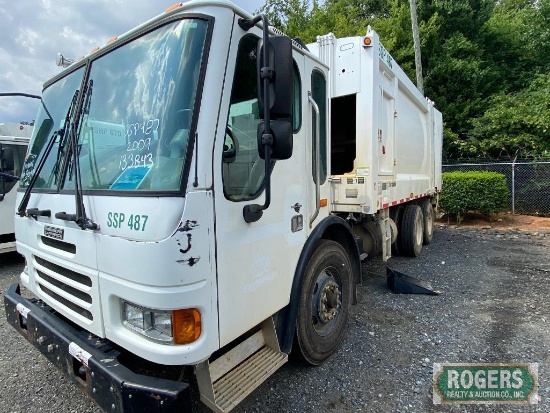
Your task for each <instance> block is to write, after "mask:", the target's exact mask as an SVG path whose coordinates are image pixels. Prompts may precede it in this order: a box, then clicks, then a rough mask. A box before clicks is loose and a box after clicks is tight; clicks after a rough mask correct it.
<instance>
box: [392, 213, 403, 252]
mask: <svg viewBox="0 0 550 413" xmlns="http://www.w3.org/2000/svg"><path fill="white" fill-rule="evenodd" d="M403 209H404V208H403V205H396V206H394V207H392V209H390V218H391V219H392V220H393V222H395V226H396V227H397V238H396V239H395V242H394V243H393V244H391V254H392V255H400V252H399V240H400V239H401V217H402V216H403Z"/></svg>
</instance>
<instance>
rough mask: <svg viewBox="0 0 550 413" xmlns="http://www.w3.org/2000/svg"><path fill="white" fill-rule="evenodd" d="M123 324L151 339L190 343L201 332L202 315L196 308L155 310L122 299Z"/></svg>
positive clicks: (164, 341)
mask: <svg viewBox="0 0 550 413" xmlns="http://www.w3.org/2000/svg"><path fill="white" fill-rule="evenodd" d="M173 320H175V321H174V322H173ZM122 324H123V325H124V326H125V327H126V328H128V329H130V330H132V331H135V332H136V333H138V334H141V335H143V336H145V337H147V338H149V339H151V340H154V341H160V342H163V343H167V344H168V343H175V344H188V343H191V342H193V341H195V340H197V339H198V338H199V336H200V334H201V316H200V312H199V311H198V310H197V309H195V308H190V309H183V310H174V311H164V310H153V309H150V308H144V307H140V306H138V305H135V304H131V303H128V302H126V301H122ZM174 331H175V332H176V334H175V337H174Z"/></svg>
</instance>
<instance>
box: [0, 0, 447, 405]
mask: <svg viewBox="0 0 550 413" xmlns="http://www.w3.org/2000/svg"><path fill="white" fill-rule="evenodd" d="M441 141H442V121H441V114H440V113H439V112H438V111H437V110H436V109H435V108H434V106H433V104H432V103H431V102H430V101H428V100H426V99H425V98H424V96H422V95H421V94H420V93H419V91H418V90H417V89H416V88H415V87H414V85H413V84H412V83H411V81H410V80H409V79H408V78H407V77H406V76H405V74H404V73H403V71H402V70H401V69H400V68H399V66H398V65H397V63H396V62H395V61H393V59H392V58H391V55H390V54H389V53H388V52H387V50H386V49H384V47H383V46H382V45H381V43H380V42H379V39H378V36H377V35H376V33H375V32H374V31H372V30H369V31H368V32H367V33H366V35H365V36H358V37H351V38H346V39H337V38H335V37H334V36H333V35H330V34H329V35H326V36H321V37H319V38H318V41H317V43H316V44H313V45H308V46H305V45H303V44H302V43H301V42H298V41H293V40H291V39H290V38H288V37H286V36H284V35H282V34H281V33H279V32H277V30H275V29H273V28H270V27H269V24H268V22H267V19H266V18H265V17H264V16H256V17H252V16H250V15H249V14H247V13H246V12H245V11H243V10H241V9H240V8H238V7H236V6H235V5H233V4H231V3H229V2H225V1H207V0H205V1H189V2H185V3H183V4H182V3H179V4H177V5H175V6H174V7H172V8H170V9H168V10H167V11H166V12H165V13H164V14H162V15H160V16H158V17H156V18H154V19H152V20H150V21H148V22H146V23H144V24H142V25H140V26H138V27H136V28H135V29H133V30H132V31H130V32H128V33H126V34H124V35H121V36H119V37H118V38H114V39H112V40H110V41H109V42H108V43H107V44H106V45H104V46H102V47H99V48H97V49H94V50H92V51H91V52H90V53H89V54H88V55H86V56H83V57H82V58H80V59H78V60H77V61H76V62H75V63H73V64H71V65H70V66H69V67H68V68H66V69H65V70H64V71H62V72H61V73H60V74H59V75H57V76H56V77H54V78H53V79H51V80H49V81H48V82H46V83H45V85H44V89H43V95H42V106H41V108H40V110H39V113H38V117H37V120H36V125H35V130H34V133H33V139H32V146H31V150H30V151H29V154H28V156H27V158H26V165H25V168H24V171H23V177H22V185H21V187H20V189H19V192H18V200H17V205H16V235H17V250H18V251H19V252H20V253H21V254H22V255H23V256H24V257H25V258H26V266H25V269H24V271H23V272H22V274H21V284H22V285H24V286H25V287H26V288H27V289H28V290H30V292H31V293H32V294H33V295H34V296H35V298H34V299H31V298H24V297H22V296H21V294H20V287H19V285H17V284H16V285H13V286H11V288H10V289H9V290H8V292H7V293H6V295H5V306H6V314H7V318H8V320H9V324H11V325H12V326H13V327H14V328H16V329H17V330H18V331H19V332H20V333H21V334H22V335H23V336H24V337H26V339H27V340H29V341H30V342H31V343H32V344H33V345H34V346H35V347H36V348H37V349H38V350H39V351H41V352H42V353H43V355H44V356H46V357H47V358H48V359H49V360H50V361H51V362H52V363H53V364H54V365H55V366H57V367H58V368H59V369H61V370H63V371H64V372H65V373H66V374H67V375H68V376H69V377H71V379H72V380H73V381H74V382H75V383H76V384H77V385H79V387H80V388H81V389H83V390H84V391H85V392H87V393H88V394H89V395H90V397H92V398H93V399H94V400H95V401H96V402H97V403H98V404H99V405H100V406H102V407H103V408H104V409H105V410H106V411H109V412H121V411H127V412H129V411H131V412H152V411H162V412H172V411H178V412H181V411H187V410H189V409H190V408H191V392H190V387H189V384H188V383H187V382H186V380H182V379H181V377H188V378H189V380H191V379H192V380H195V379H196V382H197V383H198V388H199V390H200V398H201V400H202V401H203V402H204V403H206V404H207V405H208V406H209V407H210V408H211V409H212V410H214V411H219V412H227V411H229V410H231V409H232V408H233V407H235V406H236V405H237V404H238V403H239V402H240V401H241V400H242V399H243V398H244V397H246V396H247V395H248V394H249V393H250V392H252V391H253V389H254V388H256V387H257V386H259V385H260V383H262V382H263V381H264V380H265V379H266V378H267V377H269V376H270V375H272V374H273V373H274V372H275V371H276V370H277V368H279V367H280V366H281V365H283V364H284V363H285V362H286V361H287V358H288V355H289V353H290V351H291V349H292V350H293V351H294V352H296V353H297V354H298V355H299V356H301V357H302V358H303V359H304V360H305V362H306V363H309V364H312V365H316V364H320V363H322V362H323V361H325V360H326V359H327V358H328V357H330V356H331V355H332V354H333V353H334V352H335V351H336V350H337V348H338V346H339V344H340V342H341V341H342V339H343V337H344V335H345V331H346V326H347V323H348V317H349V312H350V306H351V305H352V304H353V303H354V302H355V297H356V288H357V285H358V284H359V283H360V282H361V260H362V259H366V258H368V257H370V256H374V255H376V254H378V253H379V252H381V253H382V254H383V259H385V260H386V259H388V258H389V257H390V255H391V250H392V243H393V245H395V246H396V248H397V249H398V250H399V252H400V253H402V254H404V255H411V256H417V255H418V254H420V250H421V248H422V244H423V243H429V242H430V241H431V237H432V226H433V218H434V213H433V206H434V205H435V204H436V203H437V194H438V192H439V190H440V189H441V145H442V142H441ZM365 339H367V338H365ZM13 351H16V350H15V349H14V350H13ZM188 373H193V374H194V377H195V378H193V376H192V375H186V374H188ZM189 380H187V381H189Z"/></svg>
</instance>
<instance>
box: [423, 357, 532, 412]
mask: <svg viewBox="0 0 550 413" xmlns="http://www.w3.org/2000/svg"><path fill="white" fill-rule="evenodd" d="M433 386H434V389H433V402H434V404H445V403H512V404H537V403H538V401H539V398H538V394H537V391H538V363H524V364H521V363H510V364H505V363H489V364H487V363H465V364H460V363H434V370H433Z"/></svg>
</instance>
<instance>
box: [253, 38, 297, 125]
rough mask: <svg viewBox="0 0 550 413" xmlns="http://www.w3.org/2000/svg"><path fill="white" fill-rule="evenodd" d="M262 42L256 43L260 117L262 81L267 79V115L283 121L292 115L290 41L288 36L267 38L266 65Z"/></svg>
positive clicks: (261, 111) (262, 101) (262, 95)
mask: <svg viewBox="0 0 550 413" xmlns="http://www.w3.org/2000/svg"><path fill="white" fill-rule="evenodd" d="M263 48H264V41H263V40H260V41H259V42H258V59H257V62H258V70H257V73H258V101H259V102H260V116H261V118H262V119H263V118H264V96H265V95H264V93H265V92H264V81H263V79H264V78H265V77H268V78H269V104H268V108H269V114H270V116H271V118H272V119H285V118H288V117H290V116H291V115H292V91H293V76H294V70H293V66H292V40H291V39H290V37H288V36H273V37H270V38H269V41H268V43H267V48H268V55H269V57H268V60H269V61H268V62H267V63H268V64H267V65H266V63H265V62H264V51H263Z"/></svg>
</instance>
